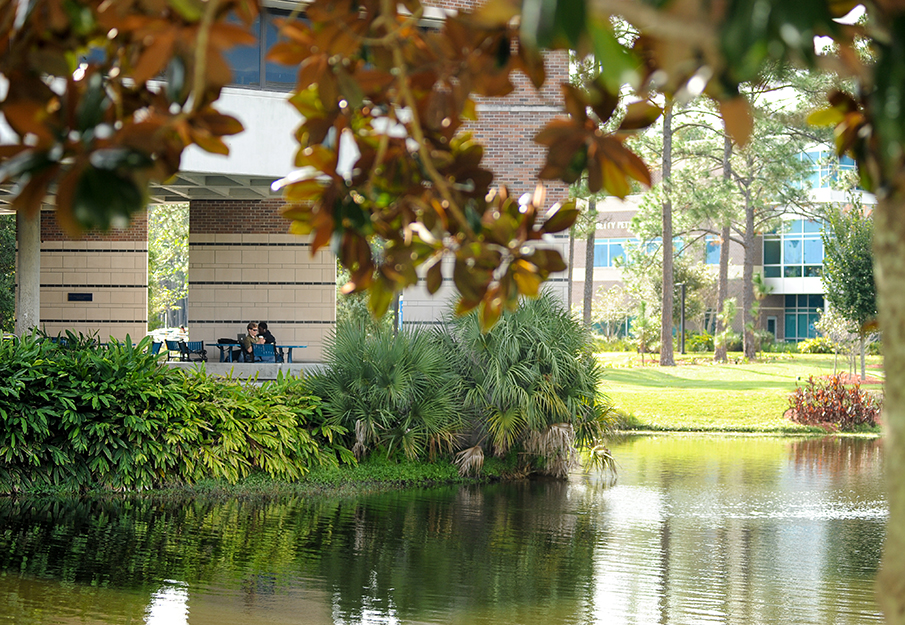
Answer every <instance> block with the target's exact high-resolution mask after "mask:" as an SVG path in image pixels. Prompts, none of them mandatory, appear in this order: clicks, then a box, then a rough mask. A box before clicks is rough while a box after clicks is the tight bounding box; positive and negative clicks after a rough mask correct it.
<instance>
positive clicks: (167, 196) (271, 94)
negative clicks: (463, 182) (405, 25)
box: [0, 0, 568, 361]
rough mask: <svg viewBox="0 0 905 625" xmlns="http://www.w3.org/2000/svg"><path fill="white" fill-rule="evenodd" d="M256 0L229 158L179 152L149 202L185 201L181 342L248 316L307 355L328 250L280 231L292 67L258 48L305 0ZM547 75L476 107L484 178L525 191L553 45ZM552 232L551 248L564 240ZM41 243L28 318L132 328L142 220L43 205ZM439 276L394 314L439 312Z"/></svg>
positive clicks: (234, 327)
mask: <svg viewBox="0 0 905 625" xmlns="http://www.w3.org/2000/svg"><path fill="white" fill-rule="evenodd" d="M263 4H264V10H263V12H262V15H261V17H260V18H259V19H258V21H257V23H256V25H255V26H254V28H255V29H256V31H257V35H258V43H257V44H256V45H250V46H244V47H241V48H237V49H234V50H232V51H231V52H230V53H229V61H230V63H231V65H232V68H233V79H234V85H232V86H230V87H226V88H224V89H223V92H222V96H221V100H220V102H219V104H218V108H219V109H220V110H222V111H224V112H226V113H229V114H231V115H234V116H236V117H237V118H238V119H240V120H241V121H242V123H243V125H244V126H245V129H246V130H245V132H243V133H241V134H240V135H237V136H235V137H229V138H227V143H228V144H229V146H230V155H229V156H228V157H223V156H219V155H212V154H208V153H205V152H202V151H200V150H197V149H192V148H190V149H189V150H187V151H186V153H185V154H184V155H183V159H182V166H181V171H180V173H179V174H178V175H177V176H176V177H175V178H174V179H173V180H172V181H169V182H167V183H166V184H163V185H160V186H157V187H155V188H154V189H153V190H152V194H153V198H152V201H153V202H157V203H167V202H188V203H189V206H190V208H189V296H188V325H189V331H190V333H191V338H192V339H193V340H203V341H206V342H212V341H215V340H216V339H218V338H220V337H232V336H235V334H237V333H239V332H242V331H244V328H245V324H246V323H247V322H248V321H252V320H253V321H257V320H266V321H267V322H268V324H269V325H270V328H271V329H272V331H273V332H274V334H275V335H276V336H277V338H278V340H279V342H281V343H287V344H289V343H297V344H306V345H308V346H309V348H308V349H306V350H304V354H302V355H301V359H304V360H308V361H319V360H320V358H321V354H322V350H323V345H324V341H325V340H326V338H327V337H328V335H329V334H330V332H331V330H332V328H333V326H334V323H335V275H336V266H335V260H334V257H333V255H332V254H331V253H330V252H327V251H320V252H318V253H317V254H315V255H314V256H312V255H311V253H310V245H309V243H308V241H307V239H303V238H300V237H297V236H294V235H290V234H288V222H286V221H285V220H283V219H282V218H281V217H280V216H279V214H278V212H277V210H278V208H279V206H280V205H281V200H280V198H279V195H278V194H277V193H274V192H273V191H272V190H271V183H272V182H273V181H274V180H277V179H279V178H282V177H284V176H286V175H287V174H289V173H290V171H291V170H292V162H293V157H294V152H295V148H296V147H297V144H296V143H295V142H294V140H293V138H292V132H293V130H294V129H295V128H296V127H297V126H298V124H299V117H298V115H297V113H296V111H295V109H294V108H293V107H292V106H291V105H289V104H288V103H287V102H286V93H287V92H288V91H289V90H290V89H291V88H292V86H293V85H294V83H295V76H296V68H292V67H285V66H280V65H278V64H275V63H271V62H267V61H266V60H265V51H266V50H267V48H269V47H270V46H271V45H272V44H273V43H274V42H275V41H276V38H277V28H276V25H275V23H274V20H275V19H276V18H279V17H282V16H286V15H288V14H289V13H290V12H291V11H292V10H293V9H295V8H297V6H298V5H299V4H301V5H304V4H305V3H300V2H295V1H284V0H264V2H263ZM474 4H476V3H472V2H456V1H453V2H446V3H443V2H441V3H434V6H432V7H430V8H429V9H428V10H427V11H426V12H425V19H426V21H427V22H428V25H430V24H431V23H433V24H436V23H438V22H439V21H441V20H442V19H443V17H444V15H445V12H447V11H455V10H458V9H462V8H468V7H470V6H473V5H474ZM547 77H548V82H547V85H546V86H545V87H544V89H543V90H542V91H541V92H540V93H538V92H536V90H535V89H534V88H533V86H531V84H530V82H529V81H528V79H527V78H526V77H525V76H521V75H520V76H518V77H517V78H516V81H517V89H516V91H515V92H514V93H512V94H511V95H509V96H508V97H506V98H501V99H494V100H487V101H483V102H480V103H479V104H478V107H477V109H478V116H479V121H478V122H477V123H475V124H473V125H472V126H471V127H470V128H469V130H471V131H472V132H473V133H474V134H475V136H476V138H478V139H479V140H481V141H482V142H484V144H485V146H486V151H485V159H486V160H485V162H486V163H487V164H489V166H490V168H491V169H492V170H493V171H494V172H495V173H496V181H495V184H497V185H500V184H505V185H507V186H508V187H509V188H510V190H511V192H512V193H514V194H516V195H518V194H521V193H525V192H530V191H533V189H534V186H535V181H536V175H537V173H538V171H539V170H540V168H541V166H542V164H543V158H544V153H543V150H542V149H540V148H539V146H537V145H536V144H534V143H533V140H532V138H533V136H534V135H535V134H536V132H537V131H538V130H539V129H540V128H541V127H542V126H543V125H544V124H545V123H546V121H547V120H549V119H551V118H552V117H554V116H556V115H559V114H561V107H560V105H559V101H560V96H559V93H560V91H559V89H560V87H559V83H560V82H562V81H565V80H566V79H567V77H568V59H567V57H566V55H565V54H559V55H553V56H551V57H550V59H549V63H548V66H547ZM2 132H3V129H2V128H0V134H2ZM565 197H566V188H565V186H564V185H561V184H553V185H548V203H549V204H552V203H554V202H556V201H560V200H562V199H565ZM7 199H8V197H7ZM2 202H3V198H2V197H0V203H2ZM563 240H564V239H561V240H560V242H559V245H560V246H561V247H562V248H563V249H564V248H565V245H564V244H563V243H562V241H563ZM40 241H41V242H40V249H41V255H40V269H39V274H40V285H41V288H40V315H39V316H40V320H39V323H38V324H39V325H41V326H44V327H45V328H46V330H47V331H48V332H51V333H56V332H58V331H62V330H65V329H71V330H76V331H82V332H95V331H97V332H98V333H99V335H100V337H101V338H102V340H103V339H106V338H107V337H108V336H112V337H115V338H120V339H121V338H124V337H125V335H126V334H130V335H131V336H133V337H135V336H142V335H144V333H145V332H146V330H147V282H148V273H147V226H146V221H145V219H144V218H138V219H136V220H135V221H134V222H133V224H132V225H131V226H130V227H129V228H128V229H127V230H124V231H116V232H113V233H110V234H108V235H103V236H94V235H89V236H86V237H84V238H83V239H81V240H79V241H70V240H68V239H67V238H66V237H65V236H63V235H62V233H61V232H60V231H59V229H58V228H57V227H56V225H55V222H54V219H53V212H52V210H48V211H47V212H45V213H44V216H43V219H42V226H41V233H40ZM20 247H21V244H20ZM448 274H449V275H450V278H449V280H448V284H445V285H444V286H443V287H442V288H441V291H440V292H439V293H438V294H436V295H435V296H433V297H430V296H428V294H427V292H426V289H425V288H424V287H423V286H421V285H419V286H417V287H414V288H411V289H409V290H407V291H406V293H405V294H404V296H403V304H402V309H403V310H402V314H403V320H404V323H407V324H430V323H435V322H436V321H437V320H438V319H439V316H440V313H441V311H443V310H444V309H445V307H446V301H447V300H448V299H449V297H450V296H451V295H452V289H451V288H450V285H451V282H452V281H451V271H450V272H448ZM552 284H553V285H554V288H557V289H558V290H559V291H560V292H561V293H563V294H564V293H565V279H564V278H563V277H554V279H553V281H552ZM21 286H22V285H20V294H21V291H22V288H21ZM296 359H299V357H298V356H296Z"/></svg>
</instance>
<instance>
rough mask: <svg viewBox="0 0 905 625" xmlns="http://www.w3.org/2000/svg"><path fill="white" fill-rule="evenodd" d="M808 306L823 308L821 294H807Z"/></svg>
mask: <svg viewBox="0 0 905 625" xmlns="http://www.w3.org/2000/svg"><path fill="white" fill-rule="evenodd" d="M807 307H808V308H810V309H819V310H823V295H808V306H807Z"/></svg>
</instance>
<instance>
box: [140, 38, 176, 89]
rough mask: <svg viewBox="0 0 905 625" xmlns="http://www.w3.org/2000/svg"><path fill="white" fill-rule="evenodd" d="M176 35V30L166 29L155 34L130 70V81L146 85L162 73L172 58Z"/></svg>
mask: <svg viewBox="0 0 905 625" xmlns="http://www.w3.org/2000/svg"><path fill="white" fill-rule="evenodd" d="M178 34H179V29H178V28H167V29H165V30H161V31H159V32H157V33H155V36H154V38H153V39H152V40H151V45H149V46H148V47H147V48H145V49H144V51H143V52H142V54H141V56H140V57H139V58H138V63H136V64H135V69H133V70H132V79H133V80H134V81H135V82H136V83H138V84H143V83H146V82H147V81H148V80H150V79H151V78H154V76H156V75H157V74H159V73H160V72H162V71H163V68H164V67H166V65H167V63H168V62H169V60H170V57H171V56H173V45H174V43H175V42H176V36H177V35H178Z"/></svg>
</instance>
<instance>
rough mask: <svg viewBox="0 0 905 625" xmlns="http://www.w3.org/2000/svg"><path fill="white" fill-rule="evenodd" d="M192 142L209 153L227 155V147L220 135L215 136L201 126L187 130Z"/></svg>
mask: <svg viewBox="0 0 905 625" xmlns="http://www.w3.org/2000/svg"><path fill="white" fill-rule="evenodd" d="M189 134H190V135H191V138H192V142H193V143H194V144H195V145H197V146H198V147H199V148H201V149H202V150H204V151H205V152H210V153H211V154H222V155H224V156H228V155H229V147H228V146H227V145H226V144H225V143H224V142H223V140H222V139H221V138H220V137H215V136H213V135H212V134H211V133H209V132H208V131H207V130H205V129H203V128H191V129H190V130H189Z"/></svg>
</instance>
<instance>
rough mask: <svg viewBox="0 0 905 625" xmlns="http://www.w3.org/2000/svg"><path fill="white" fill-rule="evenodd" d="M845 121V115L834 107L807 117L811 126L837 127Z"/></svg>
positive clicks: (820, 110)
mask: <svg viewBox="0 0 905 625" xmlns="http://www.w3.org/2000/svg"><path fill="white" fill-rule="evenodd" d="M844 119H845V114H844V113H843V112H842V111H840V110H839V109H837V108H836V107H835V106H830V107H827V108H824V109H818V110H816V111H814V112H813V113H811V114H810V115H808V123H809V124H810V125H811V126H837V125H838V124H840V123H842V121H843V120H844Z"/></svg>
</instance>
